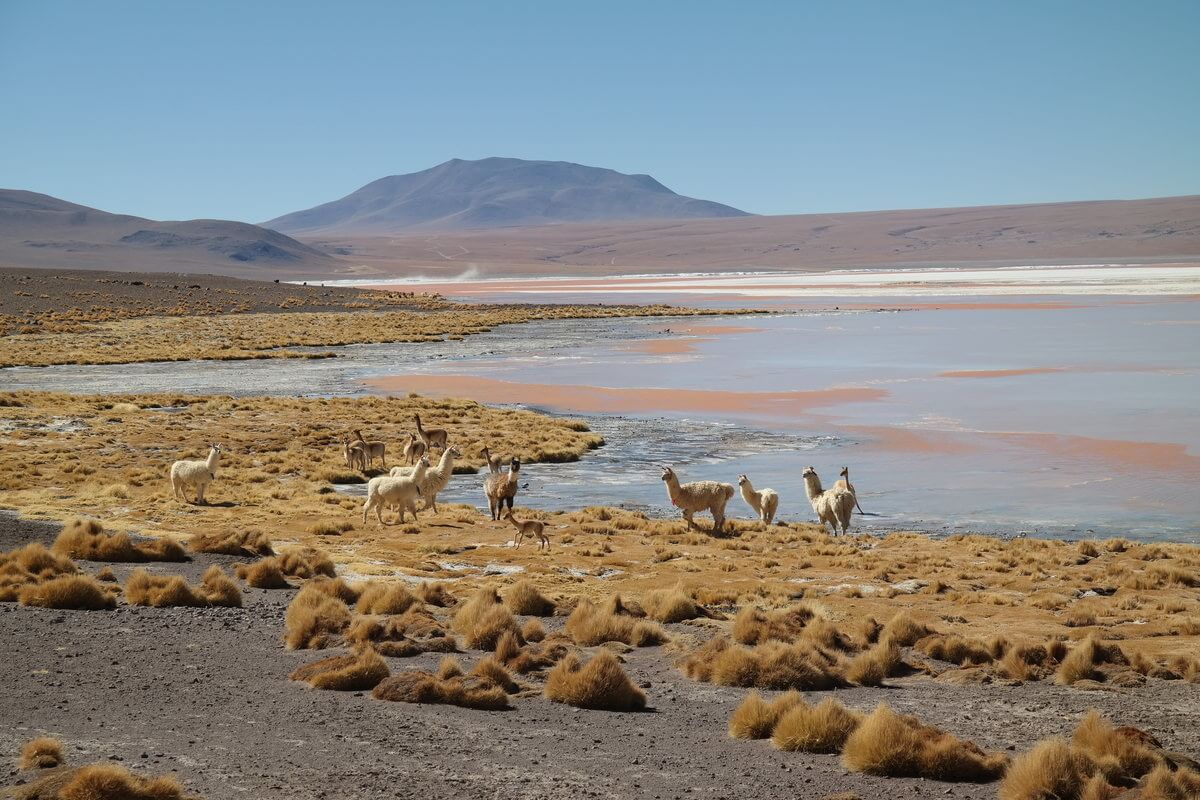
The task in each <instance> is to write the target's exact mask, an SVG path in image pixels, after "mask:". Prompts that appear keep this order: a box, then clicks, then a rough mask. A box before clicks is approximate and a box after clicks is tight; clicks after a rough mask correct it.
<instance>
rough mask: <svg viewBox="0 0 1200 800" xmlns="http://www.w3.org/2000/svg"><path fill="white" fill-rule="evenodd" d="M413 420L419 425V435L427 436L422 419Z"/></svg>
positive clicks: (414, 418)
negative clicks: (422, 425)
mask: <svg viewBox="0 0 1200 800" xmlns="http://www.w3.org/2000/svg"><path fill="white" fill-rule="evenodd" d="M413 420H414V421H415V422H416V423H417V433H419V434H421V435H424V434H425V429H424V428H422V427H421V418H420V417H413Z"/></svg>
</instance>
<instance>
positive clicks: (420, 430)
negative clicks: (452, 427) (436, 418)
mask: <svg viewBox="0 0 1200 800" xmlns="http://www.w3.org/2000/svg"><path fill="white" fill-rule="evenodd" d="M413 421H414V422H415V423H417V436H420V437H421V441H422V442H424V443H425V450H426V451H427V452H429V451H432V450H433V448H435V447H445V446H446V442H447V441H449V439H450V434H448V433H446V429H445V428H426V427H423V426H422V425H421V415H420V414H413Z"/></svg>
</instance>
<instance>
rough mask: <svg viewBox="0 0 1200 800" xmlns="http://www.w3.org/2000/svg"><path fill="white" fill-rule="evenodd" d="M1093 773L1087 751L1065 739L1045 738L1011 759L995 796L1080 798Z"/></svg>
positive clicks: (1005, 799)
mask: <svg viewBox="0 0 1200 800" xmlns="http://www.w3.org/2000/svg"><path fill="white" fill-rule="evenodd" d="M1095 772H1096V763H1095V762H1094V761H1093V760H1092V759H1091V758H1090V757H1088V755H1087V754H1086V753H1083V752H1080V751H1079V750H1076V749H1074V748H1072V747H1071V746H1070V745H1069V744H1068V743H1067V742H1066V740H1064V739H1059V738H1054V739H1046V740H1045V741H1041V742H1038V744H1037V745H1036V746H1035V747H1034V748H1033V749H1032V750H1030V751H1029V752H1028V753H1024V754H1022V755H1020V756H1018V757H1017V758H1016V760H1014V761H1013V763H1012V765H1011V766H1010V767H1009V768H1008V771H1007V772H1006V773H1005V775H1004V781H1003V782H1002V783H1001V784H1000V790H999V793H998V797H999V799H1000V800H1046V798H1062V800H1083V798H1084V794H1083V789H1084V786H1085V785H1086V784H1087V783H1088V782H1089V780H1090V779H1091V777H1092V776H1093V775H1094V774H1095ZM1093 796H1094V797H1095V796H1097V795H1093ZM1103 796H1104V795H1098V797H1103Z"/></svg>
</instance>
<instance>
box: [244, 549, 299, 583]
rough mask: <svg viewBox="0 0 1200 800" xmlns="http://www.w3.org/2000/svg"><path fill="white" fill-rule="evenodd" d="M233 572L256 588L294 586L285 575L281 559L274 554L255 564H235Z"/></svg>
mask: <svg viewBox="0 0 1200 800" xmlns="http://www.w3.org/2000/svg"><path fill="white" fill-rule="evenodd" d="M233 573H234V574H235V575H237V576H238V577H239V578H241V579H242V580H244V581H245V582H246V584H247V585H248V586H252V587H254V588H255V589H290V588H292V585H291V584H290V583H288V582H287V579H286V578H285V577H284V576H283V570H282V569H281V568H280V566H279V559H278V558H275V557H274V556H271V557H268V558H260V559H259V560H258V561H255V562H254V563H253V564H235V565H234V567H233Z"/></svg>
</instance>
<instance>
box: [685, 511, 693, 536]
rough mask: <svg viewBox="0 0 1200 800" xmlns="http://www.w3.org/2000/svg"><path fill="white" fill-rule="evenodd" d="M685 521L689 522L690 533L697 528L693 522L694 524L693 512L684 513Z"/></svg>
mask: <svg viewBox="0 0 1200 800" xmlns="http://www.w3.org/2000/svg"><path fill="white" fill-rule="evenodd" d="M683 519H684V520H685V521H686V522H687V526H688V530H689V531H690V530H691V529H692V528H694V527H696V525H695V523H693V522H692V512H690V511H684V512H683Z"/></svg>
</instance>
